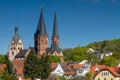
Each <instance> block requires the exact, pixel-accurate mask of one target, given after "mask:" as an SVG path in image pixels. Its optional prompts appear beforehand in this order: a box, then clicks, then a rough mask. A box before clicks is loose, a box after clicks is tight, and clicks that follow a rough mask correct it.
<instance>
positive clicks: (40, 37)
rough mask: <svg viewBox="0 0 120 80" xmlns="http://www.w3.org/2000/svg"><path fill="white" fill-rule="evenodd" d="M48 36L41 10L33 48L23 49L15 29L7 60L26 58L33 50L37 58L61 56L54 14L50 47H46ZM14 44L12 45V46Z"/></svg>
mask: <svg viewBox="0 0 120 80" xmlns="http://www.w3.org/2000/svg"><path fill="white" fill-rule="evenodd" d="M48 41H49V39H48V34H47V30H46V26H45V21H44V15H43V9H41V13H40V18H39V21H38V26H37V29H36V32H35V34H34V47H29V48H28V49H24V46H23V43H22V40H21V38H20V36H19V34H18V28H15V34H14V36H13V38H12V41H11V42H10V45H9V53H8V56H9V59H10V60H11V61H12V60H14V59H24V58H26V57H27V55H28V54H29V52H30V51H31V50H33V51H34V52H35V53H36V54H37V55H38V56H41V55H43V54H44V53H45V54H48V55H55V56H60V57H61V56H63V53H62V50H61V49H60V47H59V43H60V37H59V34H58V25H57V17H56V12H55V14H54V25H53V34H52V38H51V46H50V48H49V47H48ZM13 44H14V45H13Z"/></svg>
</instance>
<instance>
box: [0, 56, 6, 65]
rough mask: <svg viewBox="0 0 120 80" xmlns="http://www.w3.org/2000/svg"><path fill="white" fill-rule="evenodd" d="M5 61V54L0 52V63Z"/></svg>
mask: <svg viewBox="0 0 120 80" xmlns="http://www.w3.org/2000/svg"><path fill="white" fill-rule="evenodd" d="M5 62H6V55H3V54H1V55H0V63H1V64H5Z"/></svg>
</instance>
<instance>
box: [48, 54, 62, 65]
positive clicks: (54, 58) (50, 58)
mask: <svg viewBox="0 0 120 80" xmlns="http://www.w3.org/2000/svg"><path fill="white" fill-rule="evenodd" d="M48 57H49V62H50V63H51V62H61V60H60V58H59V57H58V56H54V55H49V56H48Z"/></svg>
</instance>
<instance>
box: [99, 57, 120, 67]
mask: <svg viewBox="0 0 120 80" xmlns="http://www.w3.org/2000/svg"><path fill="white" fill-rule="evenodd" d="M101 63H102V64H104V65H106V66H111V67H115V66H117V65H118V64H119V63H118V61H117V59H115V58H113V57H111V56H110V57H105V58H103V59H102V61H101Z"/></svg>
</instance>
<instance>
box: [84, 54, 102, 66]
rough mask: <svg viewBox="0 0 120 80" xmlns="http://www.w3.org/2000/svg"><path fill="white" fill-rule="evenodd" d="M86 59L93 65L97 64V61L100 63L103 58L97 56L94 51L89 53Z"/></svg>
mask: <svg viewBox="0 0 120 80" xmlns="http://www.w3.org/2000/svg"><path fill="white" fill-rule="evenodd" d="M86 60H88V61H89V62H90V63H91V64H92V65H95V64H96V63H99V62H100V61H101V59H100V58H98V57H96V56H95V54H93V53H87V54H86Z"/></svg>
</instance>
